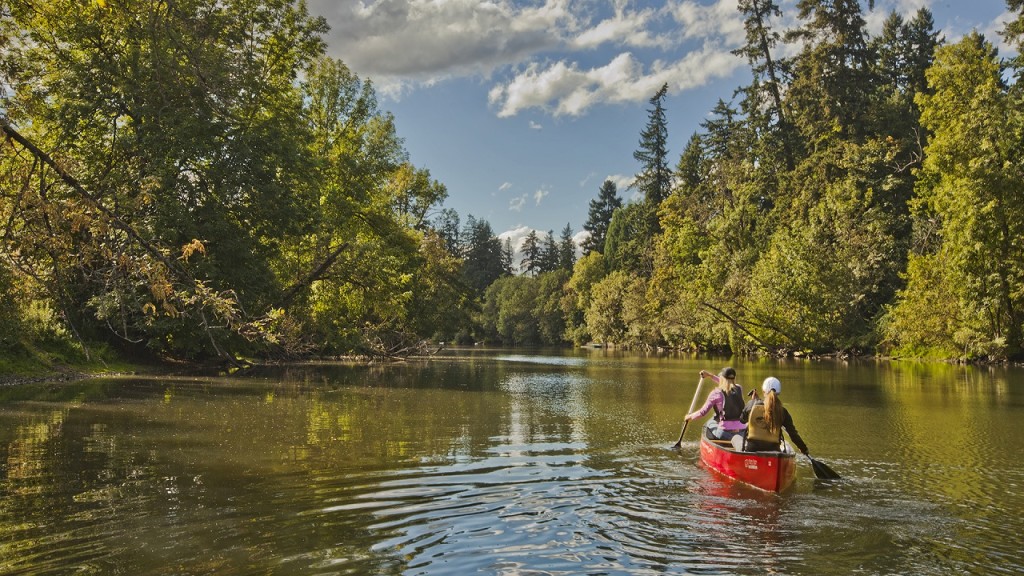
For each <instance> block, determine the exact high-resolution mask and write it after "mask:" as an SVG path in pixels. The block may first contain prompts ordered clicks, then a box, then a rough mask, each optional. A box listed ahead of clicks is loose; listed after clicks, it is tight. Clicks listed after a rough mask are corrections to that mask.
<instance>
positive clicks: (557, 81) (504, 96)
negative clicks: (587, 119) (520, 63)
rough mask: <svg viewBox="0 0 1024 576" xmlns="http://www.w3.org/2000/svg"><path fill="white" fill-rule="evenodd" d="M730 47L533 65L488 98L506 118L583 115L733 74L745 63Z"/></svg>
mask: <svg viewBox="0 0 1024 576" xmlns="http://www.w3.org/2000/svg"><path fill="white" fill-rule="evenodd" d="M729 50H730V49H729V48H727V47H723V46H720V45H716V44H715V43H710V42H709V43H706V44H705V45H704V46H703V47H702V48H700V49H698V50H694V51H691V52H689V53H687V54H686V55H684V56H683V57H682V58H681V59H679V60H677V61H675V62H664V61H655V62H654V63H653V64H651V66H650V67H646V66H644V64H643V63H642V62H640V61H639V60H637V59H636V58H635V57H634V56H633V54H631V53H629V52H625V53H622V54H619V55H618V56H616V57H615V58H614V59H613V60H612V61H611V62H609V63H608V64H606V65H604V66H600V67H595V68H590V69H581V68H580V67H579V66H578V65H577V64H576V63H569V62H566V61H560V62H555V63H553V64H549V65H541V64H538V63H531V64H529V65H527V66H526V67H525V68H524V69H522V70H521V71H520V72H519V73H518V74H516V75H515V77H513V78H512V79H511V80H509V81H507V82H504V83H499V84H498V85H496V86H494V87H493V88H492V89H491V91H490V93H489V95H488V98H489V100H490V102H491V104H492V105H494V106H496V107H497V109H498V116H500V117H510V116H514V115H516V114H518V113H519V112H521V111H523V110H527V109H530V108H537V109H541V110H545V111H547V112H549V113H551V114H552V115H554V116H581V115H583V114H584V113H586V111H587V110H588V109H589V108H591V107H592V106H594V105H596V104H600V103H623V102H641V101H644V100H647V99H649V98H650V97H651V94H654V93H655V92H657V91H658V89H659V88H661V86H662V84H668V86H669V92H670V93H673V94H675V93H679V92H681V91H684V90H689V89H692V88H697V87H700V86H703V85H705V84H707V83H708V82H710V81H712V80H715V79H718V78H724V77H727V76H729V75H731V74H732V73H733V72H734V71H736V69H737V68H739V67H740V66H741V65H742V64H743V62H742V61H741V60H740V59H739V58H737V57H736V56H734V55H733V54H732V53H731V52H730V51H729Z"/></svg>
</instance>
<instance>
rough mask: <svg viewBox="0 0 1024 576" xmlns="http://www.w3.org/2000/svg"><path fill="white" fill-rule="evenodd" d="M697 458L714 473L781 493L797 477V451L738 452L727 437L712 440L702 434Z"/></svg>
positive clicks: (788, 449)
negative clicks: (725, 438)
mask: <svg viewBox="0 0 1024 576" xmlns="http://www.w3.org/2000/svg"><path fill="white" fill-rule="evenodd" d="M700 459H701V461H702V462H704V465H705V466H707V467H708V468H711V469H712V470H714V471H715V472H718V473H720V474H723V475H725V476H728V477H729V478H734V479H736V480H739V481H740V482H745V483H747V484H750V485H751V486H754V487H757V488H760V489H761V490H767V491H768V492H782V491H784V490H786V489H787V488H789V487H790V486H792V485H793V481H794V480H796V454H795V453H794V452H793V451H792V449H791V448H789V447H788V446H787V447H786V452H740V451H739V450H736V449H735V448H734V447H733V445H732V443H731V442H729V441H727V440H711V439H709V438H708V437H707V436H706V435H704V434H701V439H700Z"/></svg>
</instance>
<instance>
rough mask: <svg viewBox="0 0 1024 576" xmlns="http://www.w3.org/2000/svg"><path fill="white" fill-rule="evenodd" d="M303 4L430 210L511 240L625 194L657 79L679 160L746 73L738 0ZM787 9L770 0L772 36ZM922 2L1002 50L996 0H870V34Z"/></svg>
mask: <svg viewBox="0 0 1024 576" xmlns="http://www.w3.org/2000/svg"><path fill="white" fill-rule="evenodd" d="M307 2H308V5H309V9H310V11H311V12H312V13H314V14H319V15H322V16H324V17H325V18H326V19H327V21H328V23H329V24H330V26H331V32H330V33H329V34H328V38H327V42H328V52H329V54H330V55H331V56H334V57H336V58H340V59H342V60H343V61H345V63H346V64H348V66H349V67H350V68H352V69H353V70H354V71H355V72H356V73H357V74H359V75H360V77H362V78H364V79H370V80H372V81H373V82H374V84H375V85H376V88H377V93H378V99H379V101H380V105H381V107H382V108H383V109H384V110H387V111H390V112H392V113H393V114H394V115H395V121H396V124H397V128H398V133H399V136H401V137H402V138H403V139H404V141H405V147H406V149H407V150H408V152H409V154H410V159H411V161H412V162H413V164H415V165H416V166H417V167H419V168H426V169H428V170H430V173H431V176H432V177H433V178H434V179H436V180H438V181H440V182H441V183H443V184H444V185H445V186H446V187H447V188H448V199H447V200H446V201H445V203H444V206H442V207H443V208H454V209H455V210H457V211H458V213H459V215H460V216H461V217H462V220H463V222H465V220H466V217H467V216H469V215H473V216H475V217H477V218H483V219H486V220H487V221H488V222H490V223H491V226H492V227H493V228H494V231H495V233H497V234H499V235H500V236H502V237H510V238H512V239H513V242H514V243H518V242H519V241H521V239H522V238H523V237H525V236H526V234H528V233H529V232H530V230H537V231H538V232H541V233H546V232H547V231H549V230H552V231H554V233H555V235H556V236H557V235H558V234H560V233H561V231H562V229H563V228H564V227H565V225H566V224H569V225H570V226H571V227H572V229H573V231H574V232H576V233H581V232H582V230H583V224H584V222H586V219H587V211H588V205H589V202H590V200H592V199H594V198H596V197H597V195H598V190H599V188H600V186H601V183H602V182H603V181H604V180H605V179H611V180H613V181H615V182H616V184H617V185H618V187H619V194H620V196H622V197H623V199H626V200H628V199H629V198H630V197H631V195H632V192H631V191H627V190H626V187H627V185H628V184H629V182H630V181H631V179H632V177H633V175H634V174H635V173H636V172H637V171H638V169H639V165H638V164H637V162H636V161H635V160H634V159H633V152H634V151H635V150H636V149H637V147H638V142H639V138H640V131H641V130H642V129H643V127H644V125H645V123H646V122H647V108H648V106H649V104H648V100H649V99H650V97H651V96H653V95H654V93H655V92H656V91H657V90H658V88H660V87H661V85H662V84H664V83H667V84H668V86H669V96H668V98H666V100H665V107H666V110H667V121H668V131H669V148H670V156H669V161H670V164H671V165H672V166H675V163H676V162H677V161H678V159H679V155H680V154H681V153H682V150H683V147H684V146H685V144H686V142H687V140H688V139H689V138H690V135H691V134H693V133H694V132H695V131H697V130H699V128H700V122H701V121H702V120H704V119H705V118H706V117H707V114H708V112H709V111H710V110H711V108H712V107H713V106H714V104H715V102H716V101H717V100H718V99H719V98H722V99H725V100H729V99H730V98H731V96H732V94H733V91H734V90H735V88H737V87H738V86H740V85H742V84H743V83H745V81H746V78H747V74H748V73H747V68H746V64H745V62H743V61H742V60H740V59H739V58H737V57H735V56H732V55H731V54H730V52H729V51H730V50H732V49H733V48H735V47H737V46H738V45H740V44H741V43H742V41H743V27H742V21H741V19H740V14H739V12H738V11H737V10H736V0H717V1H716V0H667V1H665V2H646V1H624V0H614V1H597V0H533V1H529V2H522V1H518V0H516V1H513V0H487V1H484V0H307ZM795 3H796V0H780V5H781V7H782V11H783V18H782V20H781V21H779V22H776V23H775V26H776V28H778V29H779V30H780V31H781V30H785V29H786V28H789V27H791V26H792V25H793V19H794V18H795V13H796V8H795ZM862 4H863V5H864V6H865V7H866V5H867V4H866V2H864V3H862ZM920 7H928V8H929V9H930V10H932V12H933V14H934V16H935V23H936V27H937V28H938V29H940V30H941V31H942V33H943V34H944V35H945V37H946V40H947V41H950V40H955V39H957V38H959V37H960V36H962V35H963V34H965V33H967V32H969V31H971V30H973V29H977V30H979V31H980V32H983V33H984V34H985V35H986V37H988V38H989V40H990V41H992V42H994V43H996V44H997V45H999V46H1000V54H1001V55H1004V56H1005V55H1007V54H1008V53H1009V52H1008V48H1007V47H1006V46H1004V45H1002V44H1001V38H999V37H998V35H997V31H998V30H1000V29H1001V28H1002V24H1001V22H1002V21H1003V20H1004V19H1005V18H1006V17H1007V16H1006V5H1005V3H1004V2H1002V1H1001V0H972V1H971V2H962V1H956V2H954V1H951V0H940V1H933V0H877V1H876V2H875V8H874V10H872V11H870V12H868V13H867V14H866V16H867V18H866V19H867V20H868V27H869V30H871V31H872V33H874V32H877V31H878V30H880V29H881V23H882V21H883V20H884V18H885V17H886V15H887V14H888V13H889V12H890V11H892V10H896V11H898V12H901V13H903V14H905V15H911V14H913V13H914V12H916V10H917V9H918V8H920ZM793 49H794V48H793V47H787V46H780V48H779V50H793Z"/></svg>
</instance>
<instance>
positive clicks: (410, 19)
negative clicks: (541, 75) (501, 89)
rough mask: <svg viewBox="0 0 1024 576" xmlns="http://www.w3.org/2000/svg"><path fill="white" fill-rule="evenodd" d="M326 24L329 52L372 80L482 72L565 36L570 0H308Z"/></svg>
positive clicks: (571, 21)
mask: <svg viewBox="0 0 1024 576" xmlns="http://www.w3.org/2000/svg"><path fill="white" fill-rule="evenodd" d="M307 5H308V6H309V9H310V12H311V13H313V14H319V15H322V16H324V17H325V18H326V19H327V21H328V24H330V26H331V30H330V32H329V33H328V36H327V44H328V47H329V48H328V51H329V53H330V54H331V55H332V56H335V57H339V58H341V59H342V60H344V61H345V62H346V63H347V64H348V65H349V67H350V68H352V69H353V70H355V71H356V72H357V73H359V74H361V75H364V76H369V77H371V78H373V80H374V81H375V82H376V83H378V86H384V87H385V88H393V87H395V86H396V85H397V86H400V85H402V84H403V83H408V82H423V83H432V82H436V81H438V80H441V79H444V78H447V77H452V76H466V75H475V74H482V75H487V74H489V73H490V72H491V71H492V70H494V69H495V68H496V67H499V66H503V65H507V64H512V63H515V62H519V61H521V60H523V59H524V58H528V57H529V56H531V55H532V54H536V53H537V52H539V51H543V50H548V49H552V48H555V47H557V46H560V45H562V44H563V43H564V40H563V38H562V34H564V33H565V31H566V30H572V29H574V28H575V27H576V24H575V18H576V17H575V16H574V15H573V14H572V13H571V12H570V11H569V9H568V6H569V0H547V1H546V2H544V3H543V4H539V5H538V4H532V3H531V4H519V3H516V2H513V1H511V0H491V1H480V0H444V1H439V0H376V1H374V2H365V1H363V0H308V2H307Z"/></svg>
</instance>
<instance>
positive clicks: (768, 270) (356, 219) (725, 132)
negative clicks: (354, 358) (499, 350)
mask: <svg viewBox="0 0 1024 576" xmlns="http://www.w3.org/2000/svg"><path fill="white" fill-rule="evenodd" d="M1007 4H1008V7H1009V9H1010V10H1011V12H1012V13H1013V14H1017V15H1018V16H1017V18H1016V20H1014V21H1013V22H1011V23H1010V24H1009V25H1008V26H1007V27H1006V29H1005V30H1004V31H1003V32H1002V33H1003V35H1004V38H1005V40H1006V41H1007V42H1008V43H1010V44H1012V45H1014V46H1015V47H1016V48H1017V49H1018V50H1020V48H1021V47H1022V43H1024V0H1007ZM796 9H797V10H798V14H796V16H797V17H798V20H797V21H798V22H799V26H798V27H796V28H794V29H788V30H777V29H774V28H772V22H776V21H779V20H781V18H780V16H781V12H780V7H779V4H778V3H777V2H775V1H773V0H740V1H739V10H740V12H741V13H742V16H743V18H744V23H745V30H746V44H745V45H744V46H742V47H741V48H739V49H738V50H736V51H735V52H736V54H737V56H739V57H742V58H745V59H746V61H747V62H748V63H749V67H750V72H751V74H750V79H751V80H750V84H749V85H746V86H740V87H738V88H737V90H736V91H735V93H734V94H732V95H731V96H730V97H729V98H728V99H724V98H723V99H722V100H720V101H719V103H718V105H717V106H716V107H715V108H714V110H712V111H710V114H709V115H708V116H707V119H706V120H705V121H704V122H703V123H702V125H701V128H702V129H701V131H699V132H698V133H696V134H693V135H692V136H690V137H689V139H688V140H687V142H686V144H685V147H683V149H682V150H681V151H677V152H676V154H677V155H676V156H672V153H671V152H670V150H669V143H670V139H669V126H667V122H666V114H665V108H664V99H665V97H666V94H667V91H668V88H669V87H668V86H665V87H663V88H662V90H660V91H659V92H658V93H656V94H654V95H652V97H651V99H650V102H649V104H650V105H649V108H648V109H647V110H648V122H647V124H646V125H645V126H638V127H637V128H638V131H639V134H640V137H639V143H638V148H637V151H636V152H635V153H634V157H635V159H636V160H637V162H638V164H639V166H640V167H641V169H640V172H639V173H638V174H637V175H636V179H635V183H634V184H633V186H634V187H635V191H636V192H637V193H638V194H639V197H640V198H642V199H641V200H639V201H634V202H625V203H624V202H623V201H622V200H621V199H620V197H619V190H617V189H616V186H615V185H614V184H613V183H612V182H610V181H608V182H604V183H603V185H602V186H601V188H600V189H599V190H598V191H596V196H595V199H594V200H592V201H591V203H590V211H589V214H588V219H587V222H586V224H585V225H584V229H585V230H586V231H587V232H589V238H588V239H587V240H586V241H585V243H584V245H583V246H581V247H577V246H575V245H574V243H573V240H572V238H573V231H572V229H571V228H570V227H569V225H566V227H565V229H563V230H562V231H561V235H560V236H559V237H556V236H555V233H554V231H548V232H547V233H546V234H544V233H540V234H537V233H534V234H531V235H530V237H529V238H527V240H526V243H525V244H524V246H522V247H521V249H520V253H521V254H522V258H521V259H520V261H519V262H514V261H513V259H514V257H513V254H514V252H513V249H512V246H510V245H509V244H508V243H507V242H504V243H503V242H502V241H501V240H500V239H499V238H498V237H497V236H496V235H495V233H494V231H493V230H492V228H491V226H490V224H489V223H488V222H486V221H485V220H480V219H477V218H474V217H473V216H472V215H468V216H467V217H466V218H465V219H464V221H463V218H461V217H460V216H459V215H458V214H457V213H456V212H455V211H453V210H451V209H444V208H443V203H444V200H445V198H446V196H447V191H446V189H445V187H444V185H443V184H442V183H439V182H437V181H435V180H434V179H433V178H432V177H431V175H430V173H429V171H428V170H427V169H425V168H419V167H416V166H415V165H413V164H412V162H411V161H410V158H409V155H408V153H407V152H406V151H405V150H404V147H403V143H402V141H401V139H400V138H399V137H398V136H397V134H396V127H395V123H394V118H393V117H392V116H391V115H390V114H388V113H387V112H385V111H382V110H381V109H380V107H379V103H378V101H377V98H376V95H375V92H374V87H373V84H372V82H371V80H369V79H362V78H359V77H358V76H357V75H356V74H355V73H353V72H352V71H351V70H350V69H348V68H347V67H346V65H345V64H344V63H343V62H341V61H338V60H335V59H331V58H329V57H327V56H326V53H325V46H324V42H323V36H324V33H325V31H326V25H325V23H324V21H323V20H322V19H319V18H314V17H312V16H311V15H310V14H309V13H308V12H307V10H306V7H305V5H304V4H303V3H301V2H295V1H292V0H271V1H269V2H267V1H263V0H260V1H256V0H183V1H178V2H173V3H149V2H137V1H135V0H124V1H118V2H113V1H110V2H105V1H102V0H95V1H93V2H80V1H73V0H49V1H47V2H31V1H27V0H0V91H2V92H0V98H2V103H0V130H2V132H3V136H4V139H3V142H2V143H0V145H2V149H3V154H2V156H0V223H2V226H3V232H2V234H3V236H2V249H0V351H3V352H4V353H5V354H7V355H11V354H33V353H40V352H41V351H50V352H49V353H53V351H57V353H58V354H63V355H64V356H70V357H81V358H85V359H89V358H91V357H93V356H94V355H96V354H102V353H103V352H104V351H105V350H119V351H122V352H129V353H135V354H146V355H155V356H159V357H166V358H184V359H193V360H197V359H211V358H216V359H220V360H222V361H226V362H231V363H238V362H242V361H244V360H243V359H249V358H264V359H284V358H301V357H308V356H311V355H341V354H362V355H373V356H395V355H403V354H409V353H413V352H417V351H420V350H422V349H423V347H424V346H425V345H426V344H425V343H427V342H435V343H438V342H452V341H454V342H459V343H473V342H485V343H489V342H500V343H503V344H511V345H532V344H564V343H575V344H584V343H588V342H598V343H602V344H606V345H616V346H622V347H630V348H642V349H655V348H674V349H686V350H720V351H728V352H732V353H737V354H747V353H760V354H819V353H831V352H841V353H854V354H856V353H884V354H890V355H900V356H913V357H929V358H942V359H960V360H979V359H985V360H999V359H1015V358H1020V357H1022V356H1024V101H1022V100H1024V86H1022V84H1021V82H1019V77H1020V75H1021V73H1022V72H1024V60H1021V59H1020V58H1019V57H1018V58H1015V59H1011V60H1004V59H1002V58H1001V57H1000V56H999V54H998V52H997V50H996V48H995V47H994V45H993V43H992V41H991V40H990V39H986V38H985V37H983V36H982V35H980V34H977V33H972V34H969V35H967V36H965V37H964V38H962V39H960V40H958V41H957V42H956V43H947V42H946V41H945V40H944V39H943V38H941V37H940V35H939V34H938V33H937V32H936V31H935V30H934V22H933V19H932V15H931V14H930V13H929V12H928V11H927V10H926V9H922V10H919V11H918V12H917V13H916V14H915V15H913V16H912V17H910V18H909V19H906V18H904V17H901V16H900V15H898V14H896V13H893V14H891V15H890V16H889V17H888V19H887V20H886V22H885V25H884V28H883V29H882V30H881V32H880V33H879V34H878V35H877V36H872V35H870V34H869V33H868V31H867V30H866V27H865V20H864V13H863V7H862V6H861V5H860V3H859V2H858V1H857V0H836V1H831V2H826V1H822V0H799V1H798V2H797V4H796ZM784 44H785V45H786V48H787V50H782V49H781V47H782V45H784ZM783 53H785V54H792V56H787V57H782V56H780V54H783ZM577 248H579V251H578V250H577ZM580 251H581V252H582V254H583V255H582V256H581V257H580V258H579V259H578V260H577V254H578V253H579V252H580Z"/></svg>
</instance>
